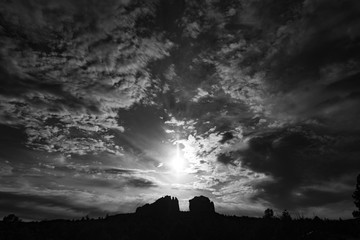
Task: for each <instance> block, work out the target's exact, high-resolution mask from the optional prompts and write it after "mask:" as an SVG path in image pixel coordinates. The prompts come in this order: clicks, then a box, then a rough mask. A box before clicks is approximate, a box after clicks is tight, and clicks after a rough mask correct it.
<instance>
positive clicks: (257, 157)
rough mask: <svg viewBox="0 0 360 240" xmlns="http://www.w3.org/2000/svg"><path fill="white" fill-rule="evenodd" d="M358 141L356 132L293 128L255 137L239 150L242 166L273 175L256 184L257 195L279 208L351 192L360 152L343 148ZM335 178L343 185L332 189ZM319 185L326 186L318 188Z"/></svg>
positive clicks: (317, 202) (319, 201)
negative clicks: (335, 132) (332, 132)
mask: <svg viewBox="0 0 360 240" xmlns="http://www.w3.org/2000/svg"><path fill="white" fill-rule="evenodd" d="M358 141H359V139H358V136H357V135H341V134H330V133H329V132H324V130H319V129H313V128H309V126H307V127H304V126H302V127H295V128H294V127H290V128H286V129H283V130H282V131H276V132H273V133H269V134H267V135H264V136H257V137H254V138H252V139H251V140H250V142H249V149H247V150H245V151H241V152H239V155H238V157H240V159H241V163H242V165H243V166H245V167H249V168H250V169H252V170H254V171H256V172H262V173H265V174H267V175H269V176H271V177H272V178H273V181H268V182H263V183H261V184H259V185H258V186H257V188H258V189H261V190H262V192H261V193H260V194H259V195H257V196H256V197H260V198H263V199H266V200H268V201H269V202H271V203H273V204H274V205H275V206H276V207H279V208H289V209H290V208H296V207H304V206H306V207H309V206H318V205H321V204H323V205H326V204H329V203H331V202H333V201H335V200H340V199H341V197H345V196H346V195H349V194H350V195H351V189H352V185H353V183H352V182H351V181H349V178H350V179H351V177H350V176H356V172H357V170H356V169H359V167H360V165H359V163H358V161H357V156H358V154H359V151H358V149H355V148H351V147H350V148H349V149H348V150H347V151H344V149H343V148H344V147H346V146H351V145H353V144H356V143H357V142H358ZM335 182H336V183H338V184H343V187H342V188H340V189H336V190H334V189H335V188H334V189H331V186H332V184H334V183H335ZM319 185H320V186H321V185H324V187H326V188H327V190H323V189H321V188H318V189H317V188H316V187H314V186H319ZM311 187H314V188H313V189H311V190H309V189H308V188H311ZM306 189H308V190H306ZM311 199H312V200H313V202H311ZM312 204H313V205H312Z"/></svg>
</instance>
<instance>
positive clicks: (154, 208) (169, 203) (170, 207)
mask: <svg viewBox="0 0 360 240" xmlns="http://www.w3.org/2000/svg"><path fill="white" fill-rule="evenodd" d="M179 212H180V209H179V201H178V199H177V198H175V197H170V196H165V197H162V198H159V199H158V200H156V201H155V202H154V203H151V204H149V203H147V204H145V205H144V206H142V207H138V208H137V209H136V214H140V215H173V214H177V213H179Z"/></svg>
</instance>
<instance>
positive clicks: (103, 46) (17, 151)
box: [0, 0, 360, 220]
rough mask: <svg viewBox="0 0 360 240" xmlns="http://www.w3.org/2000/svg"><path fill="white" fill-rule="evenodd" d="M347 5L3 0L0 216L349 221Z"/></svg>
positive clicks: (351, 6) (353, 168)
mask: <svg viewBox="0 0 360 240" xmlns="http://www.w3.org/2000/svg"><path fill="white" fill-rule="evenodd" d="M359 16H360V1H358V0H305V1H302V0H286V1H285V0H284V1H280V0H201V1H200V0H102V1H97V0H76V1H75V0H0V131H1V134H0V147H1V151H0V217H1V218H2V217H3V216H5V215H8V214H9V213H15V214H16V215H18V216H19V217H21V218H23V219H28V220H33V219H35V220H41V219H52V218H77V217H82V216H85V215H87V214H89V215H90V216H94V217H96V216H104V215H105V214H107V213H110V214H114V213H125V212H134V211H135V209H136V207H138V206H140V205H142V204H144V203H146V202H152V201H154V200H155V199H157V198H159V197H161V196H164V195H172V196H175V197H177V198H178V199H179V202H180V208H181V210H183V211H187V210H188V200H189V199H190V198H192V197H193V196H196V195H204V196H207V197H209V198H210V199H211V200H212V201H214V203H215V208H216V210H217V212H220V213H224V214H231V215H248V216H261V215H262V214H263V212H264V210H265V209H266V208H272V209H274V210H275V211H277V212H280V211H283V210H284V209H287V210H288V211H289V212H291V213H292V214H301V215H304V216H309V217H313V216H315V215H319V216H320V217H328V218H338V217H342V218H350V217H351V212H352V211H353V210H354V208H355V207H354V205H353V202H352V198H351V194H352V192H353V191H354V188H355V181H356V176H357V174H359V173H360V121H359V119H360V79H359V78H360V54H359V53H360V41H359V40H360V17H359Z"/></svg>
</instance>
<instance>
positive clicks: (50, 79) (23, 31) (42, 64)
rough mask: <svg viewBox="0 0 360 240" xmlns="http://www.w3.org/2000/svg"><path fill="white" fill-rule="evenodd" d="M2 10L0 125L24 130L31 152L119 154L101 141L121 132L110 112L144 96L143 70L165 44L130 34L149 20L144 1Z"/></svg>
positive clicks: (146, 82) (19, 6)
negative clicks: (146, 17) (138, 23)
mask: <svg viewBox="0 0 360 240" xmlns="http://www.w3.org/2000/svg"><path fill="white" fill-rule="evenodd" d="M131 4H132V5H133V9H132V10H131V11H127V10H126V9H127V7H128V5H131ZM84 7H85V8H87V9H88V10H87V11H86V12H83V11H81V9H82V8H84ZM2 9H3V12H2V14H4V18H3V21H4V22H3V26H5V28H6V31H5V29H3V31H5V34H3V35H2V37H1V42H2V43H3V45H4V48H2V51H1V57H0V59H1V62H2V63H4V64H3V67H2V69H1V75H2V76H3V77H2V79H3V80H2V81H3V82H4V85H3V87H2V91H1V99H2V101H1V108H2V114H1V117H0V119H1V123H2V124H6V125H12V126H22V127H25V129H26V133H27V135H28V146H30V147H32V148H35V149H40V150H45V151H57V152H63V153H76V154H86V153H89V152H94V153H96V152H102V151H108V152H112V153H115V154H117V153H119V150H120V149H119V146H116V145H115V144H114V143H113V141H112V140H111V139H104V138H102V137H105V135H108V133H109V132H111V131H120V132H123V131H124V128H123V126H121V125H119V124H118V115H117V110H118V109H120V108H128V107H130V106H132V105H133V104H134V103H137V102H139V101H140V100H141V99H144V98H145V97H146V96H147V95H146V91H147V89H148V88H149V87H150V86H151V84H152V81H153V80H152V79H151V76H150V73H149V72H147V71H146V66H147V65H148V64H149V63H150V62H152V61H154V60H158V59H161V58H163V57H165V56H167V55H168V50H169V49H170V48H171V47H172V44H171V43H170V42H169V41H168V40H166V39H165V38H163V37H162V36H161V34H158V33H157V32H154V33H153V34H152V35H150V36H148V37H144V38H141V37H138V35H137V33H136V28H134V26H135V24H136V21H137V19H138V18H142V17H144V16H148V17H153V14H154V9H153V6H152V3H147V4H144V5H142V4H139V5H137V4H136V3H128V2H127V1H109V2H107V4H104V5H103V4H95V5H88V4H87V3H86V2H77V3H73V2H71V1H64V2H61V3H58V2H54V1H50V2H47V3H46V4H39V3H38V2H37V1H32V2H29V4H28V5H23V4H22V2H20V1H19V2H18V1H15V2H13V3H12V4H7V5H5V6H4V8H2ZM10 13H11V14H10ZM118 15H121V16H122V17H121V18H118V17H116V16H118ZM19 16H21V18H19ZM17 17H18V19H21V20H20V21H17V20H16V19H17ZM26 19H27V22H29V23H32V26H31V27H27V26H26V21H24V20H26ZM86 29H87V30H86ZM131 29H133V30H131ZM84 30H86V31H84ZM19 35H20V36H21V37H19ZM19 49H21V51H20V50H19ZM19 93H21V95H19Z"/></svg>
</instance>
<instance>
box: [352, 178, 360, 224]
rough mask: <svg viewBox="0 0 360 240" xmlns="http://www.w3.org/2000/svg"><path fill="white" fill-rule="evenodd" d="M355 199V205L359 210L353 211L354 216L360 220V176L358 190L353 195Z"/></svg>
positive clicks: (357, 184) (357, 183)
mask: <svg viewBox="0 0 360 240" xmlns="http://www.w3.org/2000/svg"><path fill="white" fill-rule="evenodd" d="M352 197H353V199H354V204H355V206H356V207H357V208H358V210H355V211H353V213H352V214H353V216H354V217H355V218H360V174H359V175H358V176H357V182H356V188H355V191H354V193H353V195H352Z"/></svg>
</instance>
